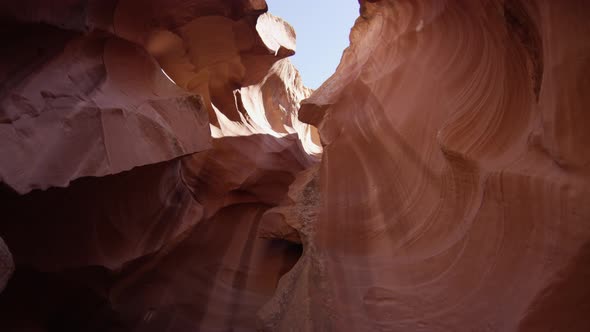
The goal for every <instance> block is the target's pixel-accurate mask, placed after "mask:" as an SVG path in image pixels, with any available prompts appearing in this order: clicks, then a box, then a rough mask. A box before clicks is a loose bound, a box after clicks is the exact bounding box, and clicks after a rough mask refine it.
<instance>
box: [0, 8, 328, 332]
mask: <svg viewBox="0 0 590 332" xmlns="http://www.w3.org/2000/svg"><path fill="white" fill-rule="evenodd" d="M266 8H267V6H266V4H265V3H264V1H176V2H170V1H147V2H146V1H127V0H121V1H60V2H54V3H52V4H46V3H45V2H43V1H24V2H19V3H4V4H1V5H0V9H1V12H2V25H3V26H6V27H8V28H9V29H3V30H2V31H3V32H2V33H3V34H5V35H6V36H4V37H5V43H6V44H7V45H8V46H7V48H8V49H7V51H6V52H5V53H4V56H3V57H2V68H3V70H2V71H1V75H2V78H3V84H2V85H1V86H0V91H1V92H0V105H1V107H0V114H1V115H2V121H0V127H1V128H0V132H1V133H2V137H4V138H5V139H4V141H3V143H2V144H0V157H1V158H0V177H1V180H2V182H3V184H2V186H1V187H0V208H1V209H2V210H3V211H4V212H3V213H4V217H3V218H2V219H1V220H0V236H2V238H3V239H4V240H5V242H6V244H7V245H4V242H0V244H1V246H0V289H4V285H5V284H6V281H7V280H8V279H9V277H10V276H12V278H11V279H10V281H8V285H7V287H6V289H4V291H3V293H2V295H1V296H0V326H1V328H0V329H1V330H8V331H25V330H27V331H157V332H160V331H213V330H232V329H233V330H254V329H256V325H257V315H256V313H257V311H258V310H259V309H260V307H262V306H263V305H264V304H265V303H266V302H267V301H268V300H269V299H270V298H271V297H272V295H273V293H274V291H275V289H276V286H277V283H278V280H279V279H280V277H281V276H282V275H284V274H285V273H286V272H287V271H289V270H290V269H291V267H292V266H293V265H294V264H295V263H296V261H297V259H298V258H299V257H300V255H301V248H302V247H301V244H300V243H297V242H292V241H288V240H285V239H276V238H274V237H263V236H259V228H260V227H261V226H260V225H261V220H262V217H263V215H264V213H265V212H266V211H267V210H269V209H270V208H272V207H275V206H278V205H279V204H281V202H283V200H284V199H285V198H286V196H287V193H288V191H289V185H290V184H291V183H292V182H293V181H294V180H295V178H296V175H297V174H298V173H299V172H300V171H302V170H304V169H307V168H309V167H311V166H312V165H315V164H317V162H318V161H319V156H320V153H321V146H320V143H319V135H318V133H317V130H316V129H315V128H313V127H312V126H310V125H308V124H305V123H302V122H301V121H299V119H298V109H299V106H300V101H301V100H302V99H304V98H307V97H309V96H310V94H311V90H309V89H307V88H305V87H304V86H303V83H302V81H301V78H300V76H299V74H298V72H297V70H296V69H295V68H294V67H293V65H292V64H291V63H290V62H289V61H288V60H287V59H284V58H285V57H286V56H289V55H292V54H293V53H294V49H295V33H294V31H293V29H292V28H291V27H290V26H289V25H288V24H287V23H285V22H284V21H283V20H281V19H280V18H277V17H274V16H272V15H270V14H267V13H265V11H266ZM35 189H43V190H35ZM269 227H270V228H273V227H277V226H276V225H274V224H271V225H267V226H266V228H269ZM8 248H10V251H8ZM13 258H14V264H13ZM14 265H16V271H14V272H13V270H14Z"/></svg>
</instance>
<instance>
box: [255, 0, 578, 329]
mask: <svg viewBox="0 0 590 332" xmlns="http://www.w3.org/2000/svg"><path fill="white" fill-rule="evenodd" d="M589 10H590V6H589V5H588V3H587V2H583V1H559V2H557V1H487V2H480V1H420V2H418V1H371V2H363V3H362V8H361V17H360V18H359V19H358V20H357V21H356V23H355V26H354V28H353V30H352V32H351V47H350V48H349V49H348V50H347V51H346V52H345V54H344V56H343V59H342V62H341V64H340V66H339V67H338V69H337V71H336V73H335V74H334V76H332V77H331V78H330V79H329V80H328V81H327V82H326V83H324V84H323V85H322V86H321V87H320V88H319V89H318V90H317V91H316V92H315V93H314V94H313V95H312V96H311V97H310V98H309V99H307V100H306V101H304V102H303V107H302V109H301V110H300V114H299V116H300V119H302V120H304V121H307V122H308V123H311V124H314V125H316V126H318V128H319V132H320V136H321V140H322V144H323V146H324V154H323V156H322V162H321V165H320V167H319V170H318V171H317V175H316V176H317V177H318V179H319V180H317V181H318V182H319V184H318V189H317V190H318V191H319V196H320V205H319V208H318V210H317V211H318V212H317V219H316V220H315V221H314V222H313V223H312V225H313V226H312V227H309V228H307V229H304V230H303V234H304V236H302V238H304V239H305V241H304V243H305V244H304V248H305V250H304V255H303V257H302V258H301V259H300V260H299V263H298V265H297V266H296V267H295V268H294V269H293V271H291V272H290V273H289V274H288V275H286V276H285V277H284V278H283V279H282V282H281V286H280V288H279V290H277V295H276V297H275V298H274V299H273V301H271V302H270V303H269V305H268V306H266V307H265V308H264V310H263V311H261V316H262V319H263V322H264V327H265V328H266V330H269V331H270V330H289V328H290V327H291V326H296V325H297V326H301V327H302V328H304V329H308V330H315V331H552V330H555V331H557V330H567V331H587V330H589V329H590V318H588V315H587V313H588V312H590V300H589V299H590V297H589V295H590V287H589V286H588V284H587V283H586V282H584V281H582V280H583V278H582V277H581V276H582V275H584V276H586V278H587V276H588V275H589V274H588V273H589V272H590V267H589V265H588V259H589V258H590V255H589V251H588V246H589V245H590V227H588V226H589V221H590V191H588V184H589V182H588V180H589V179H590V178H589V175H590V164H589V163H588V162H589V159H588V157H589V156H590V155H589V152H590V150H589V149H588V143H589V141H588V139H589V137H588V136H587V135H588V134H587V133H588V131H587V130H585V129H583V128H585V127H588V126H589V125H590V117H588V112H587V111H586V109H587V108H588V106H589V99H588V93H587V91H590V81H589V80H588V78H587V77H588V75H589V74H590V67H589V66H588V64H589V63H590V39H589V38H588V32H589V29H590V25H589V24H588V19H587V13H588V11H589ZM284 219H285V220H289V215H288V214H285V217H284Z"/></svg>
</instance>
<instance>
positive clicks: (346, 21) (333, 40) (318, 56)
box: [266, 0, 359, 89]
mask: <svg viewBox="0 0 590 332" xmlns="http://www.w3.org/2000/svg"><path fill="white" fill-rule="evenodd" d="M266 3H267V4H268V11H269V12H270V13H271V14H273V15H276V16H279V17H281V18H283V19H285V20H286V21H287V22H289V23H290V24H291V25H292V26H293V27H294V28H295V31H296V32H297V51H296V54H295V55H294V56H292V57H291V61H292V62H293V64H295V67H297V69H299V72H300V73H301V76H302V77H303V82H304V83H305V85H306V86H308V87H310V88H313V89H316V88H318V87H319V86H320V85H321V84H322V83H323V82H324V81H325V80H326V79H328V77H330V75H332V74H333V73H334V71H335V70H336V67H337V66H338V64H339V63H340V58H341V56H342V51H343V50H344V49H345V48H346V47H348V45H349V41H348V34H349V32H350V28H352V25H353V24H354V20H356V18H357V17H358V16H359V4H358V0H315V1H312V0H266Z"/></svg>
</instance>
